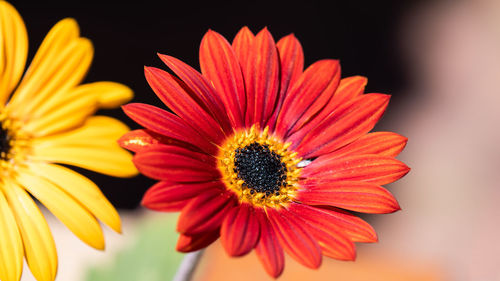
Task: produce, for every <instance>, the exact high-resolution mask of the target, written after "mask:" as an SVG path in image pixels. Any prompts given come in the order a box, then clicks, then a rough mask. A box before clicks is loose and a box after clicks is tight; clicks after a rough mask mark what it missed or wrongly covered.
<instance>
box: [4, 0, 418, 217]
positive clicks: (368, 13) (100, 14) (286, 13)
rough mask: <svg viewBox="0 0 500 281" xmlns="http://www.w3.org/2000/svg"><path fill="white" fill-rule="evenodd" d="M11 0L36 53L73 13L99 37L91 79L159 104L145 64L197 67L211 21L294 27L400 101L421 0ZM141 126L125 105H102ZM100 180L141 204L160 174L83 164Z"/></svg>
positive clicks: (312, 50) (310, 54)
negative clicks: (407, 25)
mask: <svg viewBox="0 0 500 281" xmlns="http://www.w3.org/2000/svg"><path fill="white" fill-rule="evenodd" d="M131 2H132V3H133V4H132V5H131V4H127V3H125V1H120V2H109V1H105V0H102V1H94V0H92V1H64V2H62V1H61V2H59V1H11V3H12V4H13V5H14V6H15V7H16V8H17V9H18V11H19V12H20V14H21V16H22V17H23V19H24V21H25V23H26V26H27V29H28V35H29V39H30V52H29V58H28V60H30V59H31V58H32V57H33V55H34V52H35V50H36V49H37V48H38V46H39V44H40V43H41V41H42V40H43V38H44V36H45V35H46V33H47V32H48V31H49V29H50V28H51V27H52V25H54V24H55V23H56V22H57V21H58V20H60V19H62V18H65V17H73V18H75V19H76V20H77V21H78V23H79V25H80V30H81V34H82V36H84V37H87V38H90V39H91V40H92V42H93V43H94V47H95V57H94V61H93V65H92V67H91V69H90V71H89V73H88V76H87V79H86V81H88V82H93V81H100V80H110V81H116V82H121V83H124V84H126V85H128V86H129V87H131V88H132V89H133V90H134V92H135V98H134V100H133V101H134V102H144V103H150V104H156V105H160V101H159V100H158V99H157V98H156V97H155V96H154V93H153V92H152V91H151V90H150V88H149V86H148V85H147V83H146V81H145V79H144V75H143V66H144V65H152V66H157V67H162V68H166V67H164V66H163V65H162V63H161V61H160V60H159V59H158V58H157V56H156V53H157V52H160V53H164V54H169V55H172V56H175V57H177V58H179V59H181V60H183V61H185V62H187V63H188V64H190V65H192V66H193V67H195V68H197V69H199V66H198V47H199V43H200V41H201V38H202V36H203V34H204V33H205V32H206V31H207V29H209V28H211V29H213V30H215V31H217V32H219V33H221V34H222V35H224V36H225V37H226V38H227V39H228V40H229V41H232V38H233V37H234V35H235V34H236V33H237V31H238V30H239V29H240V28H241V27H242V26H244V25H247V26H248V27H249V28H250V29H251V30H252V31H253V32H254V33H257V32H258V31H259V30H260V29H262V28H263V27H265V26H267V27H268V28H269V30H270V31H271V33H272V34H273V36H274V39H275V40H276V41H277V40H278V39H279V38H281V37H282V36H284V35H287V34H289V33H292V32H293V33H294V34H295V36H296V37H297V38H298V39H299V40H300V41H301V43H302V46H303V49H304V53H305V62H306V66H307V65H310V64H311V63H313V62H314V61H316V60H319V59H323V58H335V59H340V61H341V65H342V76H343V77H345V76H351V75H363V76H366V77H368V78H369V83H368V86H367V91H368V92H382V93H387V94H391V95H393V98H392V100H391V104H392V106H394V104H397V103H399V102H400V101H401V100H402V99H403V98H404V97H403V94H402V93H403V91H402V89H404V87H405V85H406V83H407V81H408V77H407V75H406V72H407V71H406V69H405V68H404V67H403V63H402V56H401V54H400V51H399V44H398V37H399V33H400V32H401V30H400V28H399V26H400V23H401V20H402V19H403V18H404V17H405V15H406V13H407V12H408V11H409V10H410V9H411V8H412V7H413V6H414V5H415V4H416V3H417V2H422V1H418V0H411V1H410V0H406V1H405V0H403V1H402V0H385V1H323V2H316V1H308V0H306V1H302V2H292V1H286V2H278V1H272V0H268V1H263V2H253V1H234V2H230V3H216V2H213V1H203V2H200V3H198V2H191V1H180V2H179V1H177V2H174V1H158V2H153V1H131ZM100 113H102V114H106V115H112V116H115V117H117V118H119V119H121V120H124V121H125V122H126V123H127V124H128V125H129V126H130V127H131V128H134V129H135V128H138V126H137V125H135V124H134V123H133V122H131V120H129V119H128V118H127V117H126V116H125V115H124V114H123V113H122V112H121V110H120V109H116V110H106V111H103V112H100ZM79 172H82V173H83V174H85V175H87V176H89V177H90V178H91V179H92V180H94V181H95V182H96V183H97V184H98V185H99V186H100V187H101V189H102V190H103V191H104V193H105V194H106V195H107V196H108V198H109V199H110V201H111V202H112V203H113V204H114V205H115V206H117V207H118V208H126V209H131V208H135V207H137V206H138V203H139V201H140V198H141V196H142V194H143V193H144V192H145V190H146V189H147V188H148V187H149V186H151V185H152V184H153V183H154V181H152V180H150V179H147V178H145V177H143V176H138V177H136V178H133V179H116V178H111V177H107V176H103V175H99V174H95V173H91V172H88V171H83V170H79Z"/></svg>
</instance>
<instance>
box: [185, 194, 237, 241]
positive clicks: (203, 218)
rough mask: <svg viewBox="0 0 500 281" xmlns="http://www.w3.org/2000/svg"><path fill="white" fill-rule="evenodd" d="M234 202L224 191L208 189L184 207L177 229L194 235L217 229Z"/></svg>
mask: <svg viewBox="0 0 500 281" xmlns="http://www.w3.org/2000/svg"><path fill="white" fill-rule="evenodd" d="M234 204H235V202H234V200H233V198H232V197H231V196H230V195H228V194H227V193H225V192H224V191H216V190H214V191H206V192H204V193H202V194H200V195H199V196H197V197H196V198H194V199H192V200H191V201H190V202H189V203H188V204H187V205H186V206H185V207H184V209H182V212H181V214H180V216H179V220H178V221H177V231H179V232H180V233H184V234H189V235H193V234H197V233H202V232H208V231H212V230H214V229H217V228H219V227H220V226H221V224H222V221H223V220H224V218H225V217H226V215H227V213H228V212H229V211H230V210H231V209H232V208H233V207H234Z"/></svg>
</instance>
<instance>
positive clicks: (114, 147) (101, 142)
mask: <svg viewBox="0 0 500 281" xmlns="http://www.w3.org/2000/svg"><path fill="white" fill-rule="evenodd" d="M27 53H28V38H27V33H26V28H25V26H24V23H23V20H22V19H21V17H20V15H19V14H18V12H17V11H16V10H15V8H14V7H12V6H11V5H10V4H9V3H7V2H4V1H0V236H1V237H2V238H1V239H0V280H2V281H14V280H19V279H20V276H21V272H22V264H23V256H24V257H25V258H26V261H27V263H28V266H29V267H30V269H31V272H32V273H33V275H34V276H35V278H36V279H37V280H41V281H51V280H54V278H55V276H56V271H57V254H56V249H55V245H54V240H53V238H52V234H51V232H50V230H49V227H48V225H47V222H46V221H45V219H44V217H43V214H42V213H41V212H40V210H39V209H38V207H37V204H36V203H35V202H34V201H33V200H32V197H31V196H30V194H31V195H32V196H33V197H35V198H36V199H38V201H40V202H41V203H42V204H44V205H45V206H46V207H47V209H49V210H50V211H51V212H52V213H53V214H54V215H55V216H56V217H57V218H59V219H60V220H61V221H62V222H63V223H64V224H65V225H66V226H67V227H68V228H69V229H70V230H71V231H72V232H73V233H74V234H75V235H76V236H78V237H79V238H80V239H81V240H83V241H84V242H85V243H87V244H88V245H90V246H92V247H94V248H96V249H103V248H104V238H103V233H102V230H101V227H100V225H99V223H98V222H97V219H99V220H100V221H102V222H103V223H104V224H106V225H107V226H109V227H110V228H112V229H113V230H115V231H117V232H120V231H121V225H120V218H119V216H118V213H117V212H116V210H115V209H114V208H113V206H112V205H111V204H110V203H109V201H108V200H107V199H106V198H105V197H104V195H103V194H102V193H101V191H100V190H99V188H98V187H97V186H96V185H95V184H94V183H93V182H91V181H90V180H89V179H87V178H85V177H84V176H82V175H80V174H78V173H76V172H74V171H72V170H70V169H68V168H66V167H63V166H60V165H56V164H54V163H60V164H67V165H73V166H78V167H82V168H85V169H89V170H92V171H96V172H100V173H103V174H107V175H112V176H118V177H129V176H133V175H135V174H136V173H137V172H136V170H135V168H134V166H133V165H132V162H131V161H130V160H131V155H130V154H129V153H128V152H126V151H125V150H123V149H121V148H120V147H119V146H118V144H117V143H116V139H118V138H119V137H120V136H121V135H123V134H124V133H126V132H127V131H128V128H127V126H125V125H124V124H123V123H121V122H120V121H118V120H116V119H113V118H109V117H105V116H92V115H93V113H94V112H95V111H96V110H97V109H98V108H112V107H116V106H118V105H120V104H122V103H124V102H127V101H128V100H130V99H131V98H132V91H131V90H130V89H129V88H127V87H126V86H124V85H121V84H118V83H113V82H96V83H90V84H84V85H79V84H80V82H81V81H82V79H83V78H84V76H85V74H86V72H87V70H88V68H89V66H90V63H91V61H92V57H93V47H92V43H91V42H90V41H89V40H88V39H86V38H82V37H80V36H79V30H78V25H77V23H76V22H75V20H73V19H64V20H62V21H60V22H59V23H57V24H56V25H55V26H54V27H53V28H52V29H51V30H50V32H49V33H48V35H47V36H46V38H45V39H44V41H43V42H42V44H41V46H40V48H39V50H38V51H37V53H36V55H35V57H34V59H33V61H32V62H31V64H30V66H29V68H28V69H27V71H26V72H25V73H24V76H23V72H24V69H25V63H26V57H27Z"/></svg>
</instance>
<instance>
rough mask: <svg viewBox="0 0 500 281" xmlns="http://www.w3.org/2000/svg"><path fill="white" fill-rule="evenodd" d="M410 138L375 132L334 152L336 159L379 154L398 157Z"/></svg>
mask: <svg viewBox="0 0 500 281" xmlns="http://www.w3.org/2000/svg"><path fill="white" fill-rule="evenodd" d="M407 142H408V138H406V137H403V136H400V135H398V134H396V133H392V132H375V133H369V134H366V135H364V136H362V137H360V138H359V139H357V140H355V141H353V142H352V143H350V144H348V145H346V146H344V147H342V148H341V149H339V150H336V151H334V152H332V154H335V157H338V158H340V157H344V156H349V155H359V154H378V155H380V156H389V157H396V156H397V155H398V154H399V153H400V152H401V151H402V150H403V148H404V147H405V146H406V143H407Z"/></svg>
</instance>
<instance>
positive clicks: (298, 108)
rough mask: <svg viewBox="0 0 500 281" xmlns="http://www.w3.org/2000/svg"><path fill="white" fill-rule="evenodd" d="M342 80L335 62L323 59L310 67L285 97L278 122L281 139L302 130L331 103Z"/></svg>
mask: <svg viewBox="0 0 500 281" xmlns="http://www.w3.org/2000/svg"><path fill="white" fill-rule="evenodd" d="M339 80H340V66H339V62H338V61H336V60H320V61H317V62H315V63H314V64H312V65H311V66H309V67H308V68H307V69H306V71H304V73H303V74H302V75H301V76H300V77H299V79H298V80H297V82H296V83H295V84H294V85H293V86H292V88H291V89H290V92H289V93H288V94H287V95H286V96H285V100H284V101H283V107H282V109H281V112H280V113H279V116H278V119H277V121H276V132H277V134H278V135H279V136H281V137H283V136H285V135H287V134H288V133H289V132H290V130H292V129H294V128H296V129H298V128H300V127H302V125H303V124H304V123H306V122H307V121H308V120H309V119H310V118H311V117H312V116H313V115H314V114H316V113H317V111H318V110H320V109H321V108H322V107H324V106H325V104H326V102H327V101H328V100H330V98H331V96H332V95H333V93H334V92H335V89H336V88H337V86H338V83H339Z"/></svg>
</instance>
